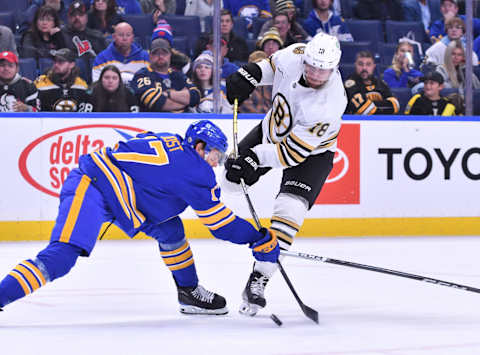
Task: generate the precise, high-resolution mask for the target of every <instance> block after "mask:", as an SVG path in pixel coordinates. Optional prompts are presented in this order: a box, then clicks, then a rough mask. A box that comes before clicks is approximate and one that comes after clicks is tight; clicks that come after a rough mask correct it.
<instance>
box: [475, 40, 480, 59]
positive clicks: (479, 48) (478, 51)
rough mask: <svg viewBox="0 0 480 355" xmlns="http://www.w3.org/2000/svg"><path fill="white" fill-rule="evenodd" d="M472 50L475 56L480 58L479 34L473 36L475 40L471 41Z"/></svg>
mask: <svg viewBox="0 0 480 355" xmlns="http://www.w3.org/2000/svg"><path fill="white" fill-rule="evenodd" d="M473 51H474V52H475V54H476V55H477V57H478V58H479V59H480V36H478V37H477V38H475V41H473Z"/></svg>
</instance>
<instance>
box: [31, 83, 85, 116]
mask: <svg viewBox="0 0 480 355" xmlns="http://www.w3.org/2000/svg"><path fill="white" fill-rule="evenodd" d="M35 86H36V87H37V89H38V94H39V98H40V104H41V110H42V111H57V112H58V111H60V112H91V111H92V108H93V106H92V104H91V103H90V99H89V95H88V93H87V89H88V86H87V83H86V82H85V81H84V80H83V79H82V78H80V77H77V78H75V81H74V83H73V85H71V86H70V87H60V86H58V85H57V84H55V83H53V82H52V81H51V80H50V79H49V78H48V76H47V75H40V76H39V77H38V78H37V80H35Z"/></svg>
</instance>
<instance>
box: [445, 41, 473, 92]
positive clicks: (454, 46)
mask: <svg viewBox="0 0 480 355" xmlns="http://www.w3.org/2000/svg"><path fill="white" fill-rule="evenodd" d="M436 70H437V72H439V73H440V75H441V76H442V78H443V82H444V83H445V84H444V85H445V87H446V88H457V89H458V92H459V93H460V94H461V95H464V92H465V47H464V46H463V44H462V42H461V41H460V40H458V39H457V40H455V41H451V42H450V43H449V44H448V46H447V49H446V50H445V59H444V63H443V64H442V65H439V66H437V69H436ZM472 87H473V88H474V89H479V88H480V81H479V80H478V78H477V76H476V75H475V74H472Z"/></svg>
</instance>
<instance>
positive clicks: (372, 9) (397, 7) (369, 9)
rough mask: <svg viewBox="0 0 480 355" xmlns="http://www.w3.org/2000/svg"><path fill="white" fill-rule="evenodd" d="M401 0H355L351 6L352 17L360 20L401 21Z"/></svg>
mask: <svg viewBox="0 0 480 355" xmlns="http://www.w3.org/2000/svg"><path fill="white" fill-rule="evenodd" d="M401 2H402V0H357V3H356V5H354V6H353V13H354V17H356V18H358V19H361V20H394V21H401V20H402V19H403V16H402V7H401Z"/></svg>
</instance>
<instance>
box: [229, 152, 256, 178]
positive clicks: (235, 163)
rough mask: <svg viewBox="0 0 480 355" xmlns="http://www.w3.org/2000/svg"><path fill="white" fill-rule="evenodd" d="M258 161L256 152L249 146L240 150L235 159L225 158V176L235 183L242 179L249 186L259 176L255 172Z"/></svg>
mask: <svg viewBox="0 0 480 355" xmlns="http://www.w3.org/2000/svg"><path fill="white" fill-rule="evenodd" d="M259 163H260V162H259V160H258V157H257V154H255V152H254V151H253V150H251V149H250V148H249V149H247V150H245V151H244V152H242V153H241V154H240V156H239V157H238V158H237V159H233V158H228V159H227V161H226V162H225V169H226V170H227V175H226V178H227V180H228V181H230V182H234V183H236V184H240V179H243V181H244V182H245V184H247V185H248V186H251V185H253V184H254V183H256V182H257V181H258V179H259V178H260V175H259V174H258V173H257V170H258V164H259Z"/></svg>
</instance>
